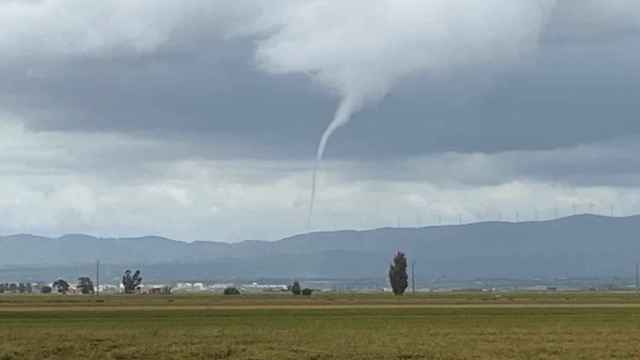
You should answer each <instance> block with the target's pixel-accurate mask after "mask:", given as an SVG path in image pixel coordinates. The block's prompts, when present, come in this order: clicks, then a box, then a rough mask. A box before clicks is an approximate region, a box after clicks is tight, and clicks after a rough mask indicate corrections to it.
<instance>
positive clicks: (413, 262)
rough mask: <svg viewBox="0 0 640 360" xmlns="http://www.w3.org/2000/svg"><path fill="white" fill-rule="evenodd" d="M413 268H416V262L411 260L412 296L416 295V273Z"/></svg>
mask: <svg viewBox="0 0 640 360" xmlns="http://www.w3.org/2000/svg"><path fill="white" fill-rule="evenodd" d="M415 267H416V261H415V260H413V261H411V291H412V292H413V295H415V294H416V272H415Z"/></svg>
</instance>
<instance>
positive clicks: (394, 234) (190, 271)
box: [0, 215, 640, 286]
mask: <svg viewBox="0 0 640 360" xmlns="http://www.w3.org/2000/svg"><path fill="white" fill-rule="evenodd" d="M639 233H640V217H638V216H633V217H624V218H612V217H604V216H596V215H579V216H572V217H567V218H562V219H557V220H550V221H540V222H523V223H508V222H486V223H477V224H469V225H450V226H431V227H424V228H383V229H375V230H369V231H336V232H318V233H309V234H301V235H297V236H293V237H290V238H286V239H282V240H280V241H274V242H269V241H245V242H240V243H233V244H231V243H223V242H204V241H199V242H193V243H186V242H181V241H176V240H170V239H166V238H161V237H141V238H126V239H112V238H95V237H91V236H88V235H66V236H63V237H60V238H45V237H38V236H33V235H13V236H6V237H2V238H0V249H2V251H1V252H0V264H2V265H1V266H0V280H4V281H18V280H20V281H27V280H30V281H52V280H53V279H51V277H54V276H62V275H64V276H67V277H70V278H73V277H78V276H80V275H86V274H93V273H94V271H95V263H96V260H100V261H101V263H102V264H103V267H104V269H105V270H104V271H105V273H106V276H109V274H111V276H112V277H114V278H116V279H117V278H118V276H120V275H121V273H122V270H123V269H124V268H140V269H142V270H143V273H144V274H145V278H146V279H148V280H154V281H160V282H162V281H180V280H192V281H195V280H197V281H215V280H218V281H222V280H233V279H243V280H252V279H253V280H257V279H285V280H290V279H293V278H299V279H336V280H340V279H343V280H345V279H349V280H358V279H360V280H372V282H373V283H377V284H378V285H379V286H383V285H384V284H385V281H386V280H385V278H386V275H385V274H386V273H385V272H386V267H387V265H388V264H389V262H390V260H391V256H392V254H393V253H394V252H395V251H396V250H397V249H400V250H402V251H404V252H405V253H406V254H407V256H408V257H409V259H410V261H415V272H416V277H417V278H418V279H420V280H419V282H420V284H421V286H429V284H432V283H433V282H434V281H438V280H439V281H441V282H442V283H446V282H447V281H453V280H473V279H520V280H526V279H529V280H531V279H542V280H544V281H546V282H547V283H548V282H549V280H551V279H558V278H573V279H611V278H628V279H631V278H633V276H634V268H635V264H636V263H637V262H638V261H639V260H640V242H638V241H637V234H639ZM376 274H378V275H376ZM544 281H543V282H544ZM354 282H357V281H354ZM369 283H371V282H369Z"/></svg>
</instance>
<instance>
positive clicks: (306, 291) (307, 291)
mask: <svg viewBox="0 0 640 360" xmlns="http://www.w3.org/2000/svg"><path fill="white" fill-rule="evenodd" d="M311 294H313V289H309V288H304V289H302V295H304V296H311Z"/></svg>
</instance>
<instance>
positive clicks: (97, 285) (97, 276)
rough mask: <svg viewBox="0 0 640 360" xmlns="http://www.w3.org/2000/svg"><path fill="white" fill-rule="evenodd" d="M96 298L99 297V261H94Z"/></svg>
mask: <svg viewBox="0 0 640 360" xmlns="http://www.w3.org/2000/svg"><path fill="white" fill-rule="evenodd" d="M96 296H100V260H98V261H96Z"/></svg>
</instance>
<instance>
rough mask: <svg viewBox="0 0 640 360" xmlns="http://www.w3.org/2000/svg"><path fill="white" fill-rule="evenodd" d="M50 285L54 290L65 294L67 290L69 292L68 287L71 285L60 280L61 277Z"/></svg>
mask: <svg viewBox="0 0 640 360" xmlns="http://www.w3.org/2000/svg"><path fill="white" fill-rule="evenodd" d="M51 287H53V288H54V289H56V291H57V292H58V293H60V294H66V293H67V292H69V288H70V287H71V286H70V285H69V283H68V282H66V281H64V280H62V279H58V280H56V281H54V282H53V285H51Z"/></svg>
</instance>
